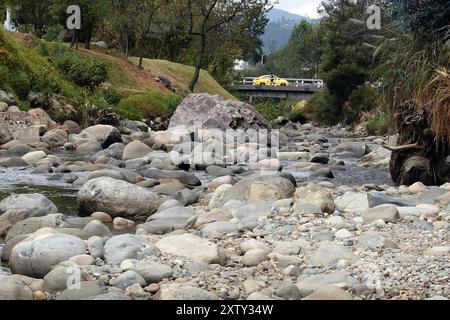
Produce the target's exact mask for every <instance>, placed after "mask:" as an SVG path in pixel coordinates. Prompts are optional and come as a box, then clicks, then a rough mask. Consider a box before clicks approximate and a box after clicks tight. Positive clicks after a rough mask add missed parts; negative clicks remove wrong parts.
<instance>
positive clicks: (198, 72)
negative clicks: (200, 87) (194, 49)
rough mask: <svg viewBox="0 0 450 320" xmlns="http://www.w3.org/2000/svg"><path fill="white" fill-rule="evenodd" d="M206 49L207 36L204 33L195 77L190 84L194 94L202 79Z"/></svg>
mask: <svg viewBox="0 0 450 320" xmlns="http://www.w3.org/2000/svg"><path fill="white" fill-rule="evenodd" d="M205 49H206V34H205V33H202V34H201V35H200V52H199V55H198V57H197V63H196V64H195V71H194V76H193V78H192V80H191V83H189V90H191V91H192V92H194V89H195V86H196V85H197V82H198V79H199V78H200V69H201V68H202V64H203V56H204V55H205Z"/></svg>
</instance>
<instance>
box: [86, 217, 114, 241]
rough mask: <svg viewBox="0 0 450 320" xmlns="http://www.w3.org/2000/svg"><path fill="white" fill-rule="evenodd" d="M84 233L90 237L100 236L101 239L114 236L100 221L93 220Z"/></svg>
mask: <svg viewBox="0 0 450 320" xmlns="http://www.w3.org/2000/svg"><path fill="white" fill-rule="evenodd" d="M83 231H84V232H86V234H87V235H88V236H89V237H92V236H99V237H109V236H112V232H111V231H110V230H109V228H108V227H107V226H105V225H104V224H103V223H102V222H101V221H100V220H92V221H91V222H89V223H88V224H87V225H86V226H85V227H84V228H83Z"/></svg>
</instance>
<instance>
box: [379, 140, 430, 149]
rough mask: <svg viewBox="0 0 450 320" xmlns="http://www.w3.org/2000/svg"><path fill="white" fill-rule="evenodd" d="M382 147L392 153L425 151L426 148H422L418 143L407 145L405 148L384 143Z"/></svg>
mask: <svg viewBox="0 0 450 320" xmlns="http://www.w3.org/2000/svg"><path fill="white" fill-rule="evenodd" d="M381 146H382V147H383V148H385V149H388V150H390V151H404V150H411V149H423V148H424V147H423V146H420V145H419V144H418V143H417V142H416V143H412V144H406V145H403V146H391V145H388V144H387V143H385V142H384V143H383V144H382V145H381Z"/></svg>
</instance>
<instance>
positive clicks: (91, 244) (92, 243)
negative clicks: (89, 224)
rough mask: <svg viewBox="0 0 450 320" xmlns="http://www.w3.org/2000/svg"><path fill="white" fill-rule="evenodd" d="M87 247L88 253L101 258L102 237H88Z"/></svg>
mask: <svg viewBox="0 0 450 320" xmlns="http://www.w3.org/2000/svg"><path fill="white" fill-rule="evenodd" d="M87 247H88V250H89V254H90V255H91V256H92V257H94V258H100V259H101V258H103V247H104V242H103V239H102V238H100V237H97V236H94V237H90V238H89V239H88V240H87Z"/></svg>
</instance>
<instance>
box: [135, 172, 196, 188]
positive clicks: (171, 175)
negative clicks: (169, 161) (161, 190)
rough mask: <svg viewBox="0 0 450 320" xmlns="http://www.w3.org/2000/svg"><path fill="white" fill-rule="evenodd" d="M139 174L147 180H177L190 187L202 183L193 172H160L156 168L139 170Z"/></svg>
mask: <svg viewBox="0 0 450 320" xmlns="http://www.w3.org/2000/svg"><path fill="white" fill-rule="evenodd" d="M138 173H139V174H140V175H142V176H143V177H146V178H152V179H157V180H161V179H177V180H179V181H181V183H183V184H185V185H189V186H200V185H201V184H202V183H201V181H200V180H199V179H198V178H197V177H196V176H195V175H194V174H193V173H191V172H186V171H184V170H160V169H155V168H148V169H147V168H143V169H139V170H138Z"/></svg>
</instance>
